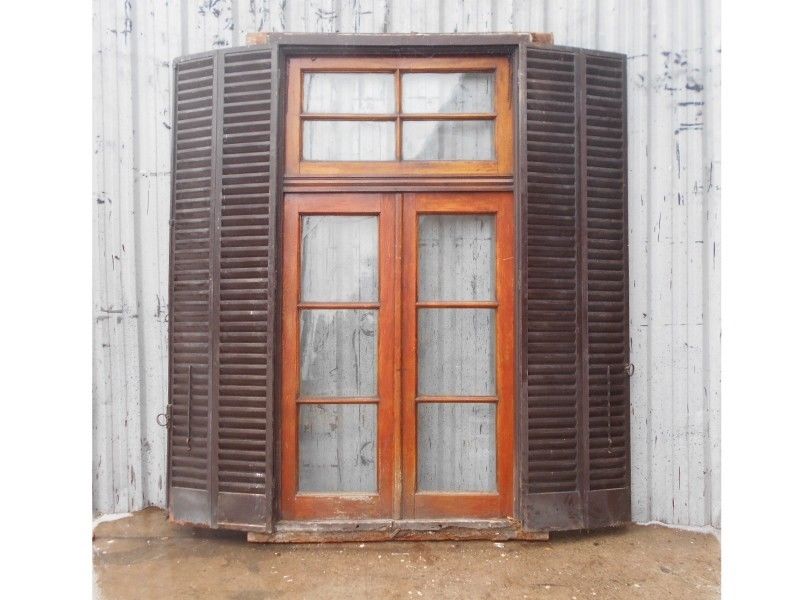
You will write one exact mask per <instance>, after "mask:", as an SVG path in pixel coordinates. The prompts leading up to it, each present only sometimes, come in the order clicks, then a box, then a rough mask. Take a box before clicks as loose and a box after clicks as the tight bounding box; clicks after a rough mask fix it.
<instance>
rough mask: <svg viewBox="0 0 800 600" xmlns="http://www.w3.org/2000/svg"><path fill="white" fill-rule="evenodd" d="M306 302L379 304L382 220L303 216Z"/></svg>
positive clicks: (302, 283) (302, 273)
mask: <svg viewBox="0 0 800 600" xmlns="http://www.w3.org/2000/svg"><path fill="white" fill-rule="evenodd" d="M302 232H303V240H302V250H301V252H302V254H301V259H300V297H301V298H302V300H303V301H304V302H377V300H378V217H376V216H363V215H359V216H339V215H335V216H334V215H323V216H307V217H303V229H302Z"/></svg>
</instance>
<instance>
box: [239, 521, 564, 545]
mask: <svg viewBox="0 0 800 600" xmlns="http://www.w3.org/2000/svg"><path fill="white" fill-rule="evenodd" d="M549 539H550V534H549V533H547V532H546V531H537V532H532V531H525V530H524V529H522V527H521V525H520V523H519V521H517V520H515V519H443V520H427V519H398V520H390V519H363V520H358V521H344V520H333V521H279V522H278V524H277V526H276V528H275V531H274V533H271V534H264V533H256V532H251V533H248V534H247V541H248V542H252V543H312V542H313V543H319V542H383V541H397V540H403V541H467V540H493V541H509V540H525V541H544V542H546V541H548V540H549Z"/></svg>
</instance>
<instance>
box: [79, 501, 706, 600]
mask: <svg viewBox="0 0 800 600" xmlns="http://www.w3.org/2000/svg"><path fill="white" fill-rule="evenodd" d="M94 536H95V539H94V568H95V578H96V582H97V585H96V592H97V595H98V596H99V597H100V598H101V599H102V600H117V599H120V600H123V599H127V598H136V599H142V598H158V599H159V600H160V599H166V598H170V599H171V598H176V599H180V598H192V599H201V598H221V599H226V600H260V599H262V598H347V599H348V600H349V599H353V598H406V599H408V598H552V599H554V600H561V599H566V600H579V599H584V598H587V599H612V598H613V599H621V600H622V599H627V598H638V599H645V598H646V599H660V598H692V599H693V600H701V599H703V598H719V593H720V592H719V578H720V575H719V565H720V555H719V552H720V549H719V542H718V541H717V539H716V538H715V537H714V536H713V535H707V534H702V533H694V532H688V531H679V530H675V529H668V528H665V527H643V526H630V527H627V528H622V529H616V530H609V531H603V532H593V533H569V534H562V535H557V536H554V537H553V538H552V539H551V540H550V541H549V542H503V543H495V542H377V543H366V544H359V543H352V544H248V543H247V542H246V541H245V539H244V535H243V534H238V533H232V532H213V531H204V530H196V529H192V528H189V527H181V526H177V525H173V524H170V523H168V522H167V521H166V517H165V515H164V512H163V511H161V510H158V509H147V510H143V511H140V512H138V513H136V514H134V515H133V516H132V517H128V518H124V519H120V520H117V521H111V522H106V523H101V524H99V525H98V526H97V527H96V528H95V531H94Z"/></svg>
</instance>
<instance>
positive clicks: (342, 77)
mask: <svg viewBox="0 0 800 600" xmlns="http://www.w3.org/2000/svg"><path fill="white" fill-rule="evenodd" d="M394 98H395V93H394V75H393V74H391V73H305V74H304V75H303V112H306V113H351V114H378V113H384V114H386V113H393V112H394V110H395V108H394Z"/></svg>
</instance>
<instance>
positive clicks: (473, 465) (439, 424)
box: [417, 402, 497, 492]
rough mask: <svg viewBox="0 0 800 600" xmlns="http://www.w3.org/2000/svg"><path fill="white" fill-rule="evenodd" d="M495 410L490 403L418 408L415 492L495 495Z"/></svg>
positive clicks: (422, 405)
mask: <svg viewBox="0 0 800 600" xmlns="http://www.w3.org/2000/svg"><path fill="white" fill-rule="evenodd" d="M495 413H496V407H495V405H494V404H489V403H483V402H481V403H477V402H476V403H472V402H432V403H428V402H422V403H420V404H418V405H417V461H418V462H417V489H418V490H420V491H423V492H495V491H497V464H496V463H497V452H496V448H497V440H496V423H495Z"/></svg>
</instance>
